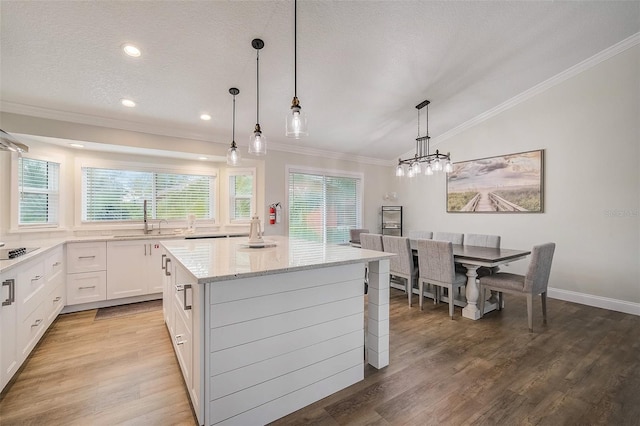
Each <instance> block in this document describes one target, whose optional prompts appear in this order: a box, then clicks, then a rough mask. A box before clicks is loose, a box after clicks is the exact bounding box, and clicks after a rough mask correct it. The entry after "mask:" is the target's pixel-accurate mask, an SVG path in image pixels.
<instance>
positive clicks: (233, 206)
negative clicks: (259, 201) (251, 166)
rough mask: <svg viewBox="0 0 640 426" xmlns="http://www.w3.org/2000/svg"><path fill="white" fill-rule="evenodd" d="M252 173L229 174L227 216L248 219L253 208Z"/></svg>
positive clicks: (232, 218) (237, 219)
mask: <svg viewBox="0 0 640 426" xmlns="http://www.w3.org/2000/svg"><path fill="white" fill-rule="evenodd" d="M252 204H253V174H246V175H232V176H229V218H230V219H231V221H232V222H233V221H241V220H250V219H251V213H252V210H253V205H252Z"/></svg>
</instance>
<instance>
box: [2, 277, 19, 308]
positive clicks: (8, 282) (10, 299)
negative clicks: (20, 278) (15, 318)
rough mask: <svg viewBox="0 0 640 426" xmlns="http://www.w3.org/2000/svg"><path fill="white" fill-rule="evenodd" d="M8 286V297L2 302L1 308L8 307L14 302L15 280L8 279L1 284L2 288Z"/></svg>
mask: <svg viewBox="0 0 640 426" xmlns="http://www.w3.org/2000/svg"><path fill="white" fill-rule="evenodd" d="M4 286H9V297H7V299H6V300H4V301H2V306H9V305H11V304H12V303H13V302H15V301H16V280H15V279H13V278H10V279H8V280H5V281H3V282H2V287H4Z"/></svg>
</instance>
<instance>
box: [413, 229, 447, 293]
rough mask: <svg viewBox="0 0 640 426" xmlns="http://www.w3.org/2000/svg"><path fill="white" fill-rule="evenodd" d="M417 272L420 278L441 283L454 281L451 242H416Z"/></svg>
mask: <svg viewBox="0 0 640 426" xmlns="http://www.w3.org/2000/svg"><path fill="white" fill-rule="evenodd" d="M416 245H417V248H418V270H419V271H420V278H424V279H426V280H433V281H438V282H443V283H453V282H454V280H455V264H454V262H453V244H452V243H451V241H438V240H418V241H417V242H416Z"/></svg>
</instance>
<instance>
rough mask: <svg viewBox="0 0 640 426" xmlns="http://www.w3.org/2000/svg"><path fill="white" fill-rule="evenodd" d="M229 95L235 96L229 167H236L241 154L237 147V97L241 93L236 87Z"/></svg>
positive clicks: (228, 154)
mask: <svg viewBox="0 0 640 426" xmlns="http://www.w3.org/2000/svg"><path fill="white" fill-rule="evenodd" d="M229 93H231V94H232V95H233V121H232V124H231V146H230V147H229V149H228V150H227V165H229V166H236V165H238V163H239V162H240V152H239V151H238V145H236V95H237V94H238V93H240V90H238V89H237V88H235V87H232V88H231V89H229Z"/></svg>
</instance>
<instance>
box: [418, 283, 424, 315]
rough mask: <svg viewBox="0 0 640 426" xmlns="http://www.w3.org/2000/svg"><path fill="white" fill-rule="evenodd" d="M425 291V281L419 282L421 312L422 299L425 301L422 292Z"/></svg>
mask: <svg viewBox="0 0 640 426" xmlns="http://www.w3.org/2000/svg"><path fill="white" fill-rule="evenodd" d="M423 289H424V281H418V293H419V295H418V300H419V303H420V310H422V299H424V294H423V293H422V290H423Z"/></svg>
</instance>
